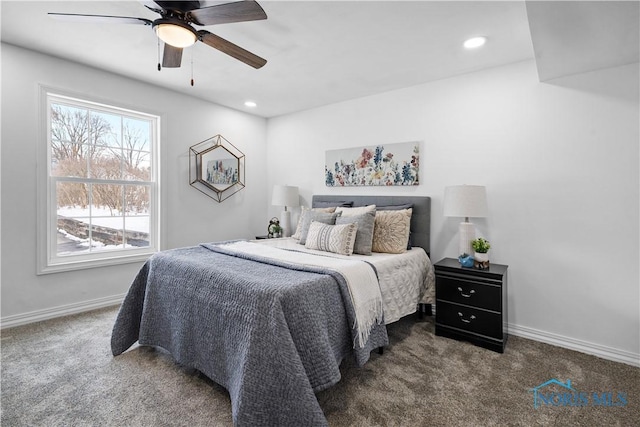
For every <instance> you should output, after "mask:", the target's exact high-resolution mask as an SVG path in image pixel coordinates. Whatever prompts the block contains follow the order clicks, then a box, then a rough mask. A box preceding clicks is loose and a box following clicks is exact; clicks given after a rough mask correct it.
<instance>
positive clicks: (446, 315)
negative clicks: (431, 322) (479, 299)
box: [436, 300, 503, 339]
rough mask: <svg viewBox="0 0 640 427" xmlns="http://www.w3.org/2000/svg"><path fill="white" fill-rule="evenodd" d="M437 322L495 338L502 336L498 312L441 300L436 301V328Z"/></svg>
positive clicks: (500, 317)
mask: <svg viewBox="0 0 640 427" xmlns="http://www.w3.org/2000/svg"><path fill="white" fill-rule="evenodd" d="M438 324H441V325H443V326H450V327H453V328H457V329H461V330H464V331H468V332H473V333H476V334H481V335H485V336H488V337H492V338H496V339H502V337H503V335H502V315H501V314H500V313H493V312H490V311H486V310H481V309H476V308H472V307H467V306H464V305H460V304H451V303H447V302H444V301H441V300H438V301H437V303H436V328H437V326H438Z"/></svg>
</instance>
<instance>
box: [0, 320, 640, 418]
mask: <svg viewBox="0 0 640 427" xmlns="http://www.w3.org/2000/svg"><path fill="white" fill-rule="evenodd" d="M116 313H117V308H109V309H103V310H98V311H94V312H90V313H84V314H80V315H76V316H70V317H67V318H62V319H55V320H50V321H47V322H41V323H37V324H33V325H26V326H21V327H17V328H12V329H7V330H4V331H2V417H1V421H2V426H5V427H7V426H229V425H231V424H232V423H231V406H230V402H229V397H228V394H227V393H226V391H225V390H224V389H223V388H221V387H219V386H217V385H216V384H214V383H212V382H211V381H209V380H208V379H207V378H206V377H204V376H203V375H201V374H199V373H198V372H195V371H193V370H189V369H185V368H182V367H179V366H177V365H176V364H175V363H174V362H173V361H172V360H171V358H170V357H169V356H168V355H167V354H166V353H164V352H163V351H161V350H157V349H152V348H146V347H135V348H133V349H132V350H130V351H128V352H127V353H125V354H123V355H121V356H118V357H116V358H114V357H113V356H112V355H111V353H110V344H109V340H110V336H111V328H112V325H113V321H114V319H115V316H116ZM433 330H434V326H433V319H432V318H427V320H425V321H418V320H417V319H416V318H414V317H409V318H405V319H403V320H401V321H400V322H397V323H395V324H393V325H390V326H389V335H390V340H391V345H390V346H389V347H388V348H387V349H386V351H385V353H384V355H382V356H380V355H378V354H372V358H371V360H370V361H369V362H368V363H367V364H366V365H365V366H364V367H363V368H357V367H355V366H353V365H352V364H350V363H343V366H342V367H341V368H342V375H343V378H342V380H341V381H340V382H339V383H338V384H337V385H336V386H334V387H332V388H330V389H329V390H326V391H323V392H321V393H319V394H318V400H319V402H320V404H321V406H322V408H323V410H324V412H325V414H326V416H327V419H328V420H329V424H330V425H331V426H409V425H412V426H507V425H514V426H515V425H522V426H529V425H557V426H638V425H639V422H638V420H639V419H640V368H634V367H631V366H628V365H624V364H620V363H615V362H610V361H607V360H603V359H599V358H597V357H593V356H588V355H585V354H582V353H577V352H573V351H570V350H565V349H561V348H558V347H553V346H550V345H546V344H541V343H538V342H535V341H531V340H527V339H523V338H518V337H510V339H509V342H508V344H507V349H506V352H505V353H504V354H498V353H494V352H491V351H488V350H484V349H481V348H478V347H475V346H473V345H471V344H468V343H464V342H458V341H454V340H450V339H447V338H441V337H436V336H435V335H434V333H433ZM551 378H556V379H558V380H560V381H562V382H564V381H566V380H567V379H570V380H571V385H572V386H573V388H574V389H575V390H576V391H577V392H583V393H586V395H588V396H591V395H592V393H593V392H597V393H599V395H601V394H602V393H605V392H613V393H614V396H616V392H623V393H626V398H627V401H628V404H627V405H626V406H609V407H607V406H592V405H591V402H589V405H588V406H582V407H576V406H573V407H571V406H542V407H540V408H538V409H534V406H533V394H532V392H530V391H529V390H530V389H531V388H533V387H536V386H537V385H539V384H542V383H543V382H545V381H547V380H549V379H551ZM545 390H546V391H547V392H552V391H556V392H559V393H560V394H562V392H563V389H561V388H558V386H555V385H554V386H549V388H547V389H545ZM614 401H615V398H614Z"/></svg>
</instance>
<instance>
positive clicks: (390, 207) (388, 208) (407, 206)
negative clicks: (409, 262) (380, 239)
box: [377, 203, 413, 250]
mask: <svg viewBox="0 0 640 427" xmlns="http://www.w3.org/2000/svg"><path fill="white" fill-rule="evenodd" d="M410 208H413V203H407V204H404V205H388V206H378V208H377V210H379V211H399V210H401V209H410ZM411 246H413V242H412V241H411V231H409V239H408V240H407V250H409V249H411Z"/></svg>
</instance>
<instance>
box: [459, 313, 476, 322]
mask: <svg viewBox="0 0 640 427" xmlns="http://www.w3.org/2000/svg"><path fill="white" fill-rule="evenodd" d="M458 316H460V320H462V321H463V322H464V323H471V321H472V320H475V318H476V316H474V315H473V314H472V315H471V317H469V319H465V318H464V314H462V313H460V312H458Z"/></svg>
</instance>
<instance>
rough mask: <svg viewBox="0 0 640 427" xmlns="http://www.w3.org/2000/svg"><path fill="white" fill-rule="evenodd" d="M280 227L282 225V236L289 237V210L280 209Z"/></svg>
mask: <svg viewBox="0 0 640 427" xmlns="http://www.w3.org/2000/svg"><path fill="white" fill-rule="evenodd" d="M280 227H282V236H283V237H291V212H289V211H282V213H281V214H280Z"/></svg>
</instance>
